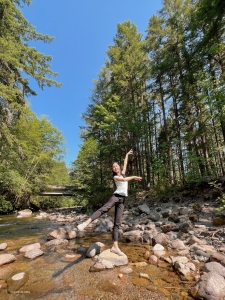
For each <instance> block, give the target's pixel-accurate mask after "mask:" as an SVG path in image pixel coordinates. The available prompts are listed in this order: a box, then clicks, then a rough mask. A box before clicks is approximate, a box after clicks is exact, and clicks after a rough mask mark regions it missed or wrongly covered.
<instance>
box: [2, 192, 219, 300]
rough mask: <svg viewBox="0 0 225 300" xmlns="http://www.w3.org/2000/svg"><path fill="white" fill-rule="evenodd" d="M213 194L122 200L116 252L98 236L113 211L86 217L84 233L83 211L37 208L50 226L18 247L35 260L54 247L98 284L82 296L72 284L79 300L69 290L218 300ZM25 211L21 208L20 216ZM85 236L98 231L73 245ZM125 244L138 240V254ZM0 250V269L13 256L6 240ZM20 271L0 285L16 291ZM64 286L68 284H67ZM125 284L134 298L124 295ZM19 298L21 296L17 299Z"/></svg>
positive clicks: (22, 278)
mask: <svg viewBox="0 0 225 300" xmlns="http://www.w3.org/2000/svg"><path fill="white" fill-rule="evenodd" d="M216 198H217V197H216V195H215V191H214V190H210V189H206V190H204V191H203V190H201V192H199V193H196V192H194V191H183V192H182V193H180V194H179V195H178V194H177V195H175V196H172V197H164V198H163V199H160V200H161V201H159V199H157V198H156V197H155V198H154V197H146V196H144V197H143V196H142V197H140V198H137V199H128V200H127V202H126V209H125V212H124V216H123V221H122V224H121V228H120V239H121V243H122V245H123V246H122V247H123V248H122V251H123V252H125V254H126V255H125V256H121V257H119V256H117V255H116V254H113V253H110V251H109V249H107V248H109V247H108V245H109V244H108V245H105V244H104V243H103V242H102V241H101V236H103V235H104V234H108V233H110V232H111V230H112V227H113V212H112V211H110V212H109V213H108V214H107V215H104V216H102V217H101V218H99V219H98V220H96V221H94V222H93V223H91V224H90V225H89V227H88V228H87V229H86V230H85V231H77V229H76V227H77V225H78V224H80V223H81V222H83V221H84V220H85V219H87V218H88V216H87V215H86V214H85V213H81V212H80V211H78V210H77V209H64V210H63V209H61V210H58V211H55V212H52V213H49V214H46V213H40V214H38V215H37V216H36V218H39V219H42V218H47V219H48V220H50V221H51V222H54V223H55V227H56V229H54V230H52V231H49V234H48V236H46V242H45V243H44V245H41V244H40V243H38V242H36V243H33V244H30V245H25V246H24V247H22V248H20V249H19V251H18V253H19V254H20V255H23V256H24V257H26V258H27V259H30V260H34V259H35V258H38V259H40V257H42V256H44V255H49V253H54V252H60V254H62V258H61V260H62V261H64V262H67V263H71V264H75V263H76V264H77V267H78V265H79V267H78V268H80V269H79V272H80V276H81V277H83V278H86V279H87V280H89V281H90V282H92V279H93V278H98V281H99V286H98V287H99V289H100V290H101V292H100V293H99V292H97V290H98V291H99V289H97V290H95V291H93V287H92V288H91V287H90V290H92V294H91V295H88V296H87V295H86V296H85V293H84V291H81V290H79V288H78V287H77V293H78V294H79V295H80V298H79V297H78V298H72V296H71V298H70V297H69V296H68V299H104V298H101V293H102V296H103V297H105V296H106V295H107V297H108V299H110V297H112V298H114V299H117V297H118V299H174V300H175V299H176V300H177V299H207V300H224V299H225V289H224V286H225V228H224V225H225V213H218V212H217V211H216V210H215V209H216V208H217V207H218V206H219V205H220V203H218V202H217V201H216ZM23 213H24V214H23ZM28 213H29V211H25V212H21V213H20V214H19V217H20V218H21V217H25V216H27V214H28ZM90 235H92V236H95V235H97V236H98V238H99V239H100V240H99V241H96V242H94V243H92V244H90V245H89V246H88V247H78V244H77V245H76V241H78V240H79V239H84V238H85V237H87V236H90ZM72 241H74V242H75V244H72V243H71V242H72ZM109 243H110V241H109ZM75 245H76V246H75ZM129 245H138V248H137V249H138V251H137V252H138V253H139V254H140V253H141V255H139V256H138V257H137V258H136V259H133V256H131V251H132V250H131V247H130V250H129ZM60 247H61V248H60ZM62 249H63V250H62ZM68 250H70V251H68ZM0 251H1V252H0V271H1V268H2V267H4V266H5V265H6V264H10V265H11V264H13V263H14V262H15V260H16V259H17V256H16V255H14V254H12V253H7V243H1V244H0ZM84 265H85V266H86V268H85V267H84ZM82 266H83V267H82ZM87 266H88V269H87ZM2 270H3V269H2ZM76 271H78V269H76ZM132 273H133V276H132V277H129V276H130V275H129V274H132ZM134 274H135V275H134ZM27 275H28V274H27V272H19V273H17V274H13V276H16V280H15V278H13V276H8V277H7V276H2V277H4V278H0V279H1V281H0V284H1V287H0V291H1V290H4V289H8V291H11V292H13V291H14V292H15V291H18V292H19V291H22V290H23V289H24V288H25V287H26V282H27V281H28V278H29V276H27ZM68 276H69V275H68ZM70 276H72V275H71V274H70ZM96 276H97V277H96ZM81 277H79V279H77V278H76V281H77V282H79V286H80V287H81V286H83V285H84V283H81V280H80V279H81ZM175 277H176V278H179V282H180V283H179V284H180V286H182V287H184V288H183V289H182V288H181V287H180V286H178V282H177V281H176V280H175V279H174V278H175ZM115 278H117V281H116V282H115ZM71 280H72V279H71V278H70V281H71ZM15 282H16V284H15ZM159 282H160V283H159ZM85 283H86V286H87V282H85ZM175 284H176V285H177V286H175ZM66 286H67V288H68V289H69V288H71V282H70V283H69V285H66ZM128 287H129V288H130V289H132V291H133V295H134V296H131V295H130V296H128V295H129V293H128V294H127V291H128ZM64 288H65V285H64ZM135 288H136V289H135ZM83 289H85V287H84V286H83ZM179 289H180V291H179ZM31 290H32V289H31ZM62 293H63V291H62ZM82 293H84V294H82ZM90 293H91V292H90ZM95 293H96V294H95ZM81 295H84V296H83V298H82V296H81ZM23 296H24V295H20V297H21V299H23V298H22V297H23ZM42 296H43V295H42ZM26 297H27V295H26ZM48 297H49V296H48ZM85 297H86V298H85ZM92 297H93V298H92ZM133 297H136V298H133ZM9 299H10V298H9ZM24 299H25V298H24ZM26 299H27V298H26ZM46 299H51V298H46Z"/></svg>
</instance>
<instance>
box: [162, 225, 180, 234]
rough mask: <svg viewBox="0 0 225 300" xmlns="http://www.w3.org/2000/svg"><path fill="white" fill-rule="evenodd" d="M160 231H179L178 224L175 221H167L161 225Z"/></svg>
mask: <svg viewBox="0 0 225 300" xmlns="http://www.w3.org/2000/svg"><path fill="white" fill-rule="evenodd" d="M161 229H162V232H163V233H167V232H169V231H179V226H178V225H177V224H175V223H167V224H165V225H162V226H161Z"/></svg>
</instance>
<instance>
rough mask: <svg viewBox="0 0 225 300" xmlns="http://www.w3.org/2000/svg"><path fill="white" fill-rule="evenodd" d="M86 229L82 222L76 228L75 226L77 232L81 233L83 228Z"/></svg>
mask: <svg viewBox="0 0 225 300" xmlns="http://www.w3.org/2000/svg"><path fill="white" fill-rule="evenodd" d="M86 227H87V224H86V223H85V222H84V223H81V224H80V225H78V226H77V229H78V230H79V231H83V230H84V228H86Z"/></svg>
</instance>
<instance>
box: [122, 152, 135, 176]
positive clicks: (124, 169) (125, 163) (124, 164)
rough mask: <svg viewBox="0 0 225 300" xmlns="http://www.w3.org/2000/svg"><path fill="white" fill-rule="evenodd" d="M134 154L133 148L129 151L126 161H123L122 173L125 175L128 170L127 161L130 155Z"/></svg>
mask: <svg viewBox="0 0 225 300" xmlns="http://www.w3.org/2000/svg"><path fill="white" fill-rule="evenodd" d="M130 154H133V150H132V149H131V150H130V151H129V152H127V154H126V156H125V159H124V163H123V170H122V174H123V175H125V173H126V170H127V162H128V155H130Z"/></svg>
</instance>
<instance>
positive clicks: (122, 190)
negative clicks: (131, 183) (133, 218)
mask: <svg viewBox="0 0 225 300" xmlns="http://www.w3.org/2000/svg"><path fill="white" fill-rule="evenodd" d="M120 177H122V178H123V176H122V175H120V176H118V175H116V176H114V177H113V178H114V181H115V184H116V190H115V192H114V193H113V194H118V195H121V196H126V197H127V195H128V194H127V188H128V182H127V181H116V178H120Z"/></svg>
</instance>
